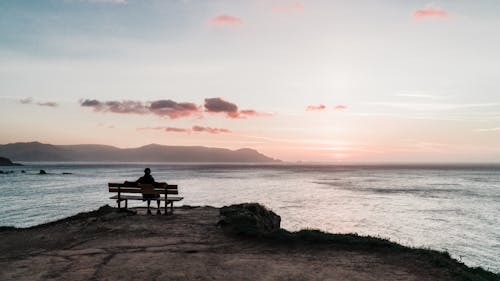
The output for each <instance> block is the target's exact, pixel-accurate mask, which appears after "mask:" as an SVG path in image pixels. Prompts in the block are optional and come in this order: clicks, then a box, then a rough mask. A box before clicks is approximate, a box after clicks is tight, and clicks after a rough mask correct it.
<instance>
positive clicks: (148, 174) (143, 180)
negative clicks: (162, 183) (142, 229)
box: [135, 168, 160, 214]
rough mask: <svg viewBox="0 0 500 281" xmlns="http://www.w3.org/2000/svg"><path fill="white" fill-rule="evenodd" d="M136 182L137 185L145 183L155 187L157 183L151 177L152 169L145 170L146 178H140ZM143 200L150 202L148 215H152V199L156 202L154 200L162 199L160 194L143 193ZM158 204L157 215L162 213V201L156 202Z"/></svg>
mask: <svg viewBox="0 0 500 281" xmlns="http://www.w3.org/2000/svg"><path fill="white" fill-rule="evenodd" d="M135 182H136V183H143V184H152V185H154V184H155V183H156V182H155V179H154V178H153V176H151V169H150V168H146V169H144V176H142V177H140V178H139V179H138V180H136V181H135ZM142 198H143V199H144V200H147V201H148V214H150V213H151V211H150V210H149V205H150V203H151V202H150V201H151V199H153V200H154V199H157V198H160V194H144V193H143V194H142ZM156 204H157V205H158V211H157V213H160V200H156Z"/></svg>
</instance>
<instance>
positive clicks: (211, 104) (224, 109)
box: [204, 98, 271, 119]
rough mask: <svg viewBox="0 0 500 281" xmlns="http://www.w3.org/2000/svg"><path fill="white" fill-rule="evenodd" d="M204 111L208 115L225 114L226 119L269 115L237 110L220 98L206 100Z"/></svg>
mask: <svg viewBox="0 0 500 281" xmlns="http://www.w3.org/2000/svg"><path fill="white" fill-rule="evenodd" d="M204 107H205V111H206V112H208V113H222V114H226V116H227V117H228V118H240V119H244V118H246V117H249V116H270V115H271V114H269V113H264V112H258V111H256V110H253V109H244V110H238V106H237V105H236V104H235V103H232V102H229V101H226V100H224V99H222V98H206V99H205V105H204Z"/></svg>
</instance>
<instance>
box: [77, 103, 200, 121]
mask: <svg viewBox="0 0 500 281" xmlns="http://www.w3.org/2000/svg"><path fill="white" fill-rule="evenodd" d="M80 106H82V107H90V108H93V109H94V111H95V112H112V113H121V114H155V115H158V116H162V117H169V118H170V119H176V118H180V117H187V116H191V115H196V114H201V110H200V108H199V106H197V105H196V104H194V103H191V102H175V101H173V100H157V101H152V102H148V103H145V102H141V101H130V100H123V101H105V102H102V101H98V100H95V99H86V100H82V101H80Z"/></svg>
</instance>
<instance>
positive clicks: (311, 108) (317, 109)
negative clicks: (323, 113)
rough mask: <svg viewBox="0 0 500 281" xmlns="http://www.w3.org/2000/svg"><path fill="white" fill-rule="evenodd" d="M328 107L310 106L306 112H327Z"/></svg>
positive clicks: (321, 105)
mask: <svg viewBox="0 0 500 281" xmlns="http://www.w3.org/2000/svg"><path fill="white" fill-rule="evenodd" d="M325 109H326V106H325V105H324V104H320V105H309V106H307V107H306V111H320V110H325Z"/></svg>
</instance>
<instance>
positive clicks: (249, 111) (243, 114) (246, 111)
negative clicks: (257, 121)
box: [239, 109, 273, 118]
mask: <svg viewBox="0 0 500 281" xmlns="http://www.w3.org/2000/svg"><path fill="white" fill-rule="evenodd" d="M272 115H273V114H272V113H268V112H258V111H255V110H253V109H244V110H240V112H239V116H240V118H245V117H246V116H256V117H267V116H272Z"/></svg>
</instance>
